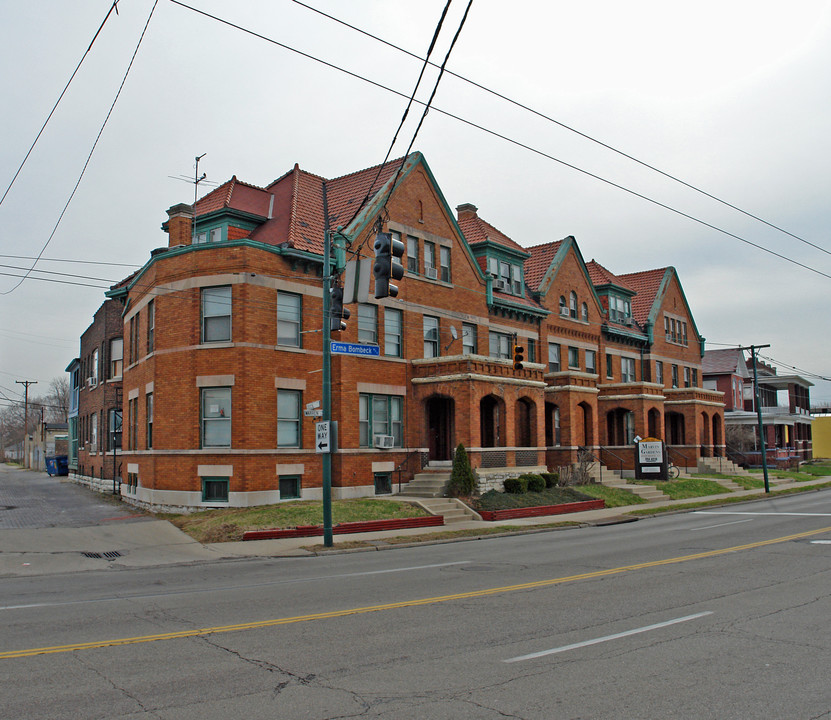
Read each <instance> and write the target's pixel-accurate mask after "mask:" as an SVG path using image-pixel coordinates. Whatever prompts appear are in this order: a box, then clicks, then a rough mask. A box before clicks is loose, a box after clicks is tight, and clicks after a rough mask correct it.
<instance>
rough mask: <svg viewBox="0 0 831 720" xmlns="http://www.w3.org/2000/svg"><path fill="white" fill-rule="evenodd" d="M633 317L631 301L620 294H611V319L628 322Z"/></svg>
mask: <svg viewBox="0 0 831 720" xmlns="http://www.w3.org/2000/svg"><path fill="white" fill-rule="evenodd" d="M631 317H632V304H631V302H630V301H629V300H628V299H626V298H622V297H620V296H619V295H609V319H610V320H611V321H612V322H626V321H627V320H629V319H630V318H631Z"/></svg>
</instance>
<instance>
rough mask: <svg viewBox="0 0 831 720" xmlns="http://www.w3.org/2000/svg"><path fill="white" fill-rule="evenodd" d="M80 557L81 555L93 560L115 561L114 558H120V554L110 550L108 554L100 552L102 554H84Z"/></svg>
mask: <svg viewBox="0 0 831 720" xmlns="http://www.w3.org/2000/svg"><path fill="white" fill-rule="evenodd" d="M81 555H83V556H84V557H88V558H92V559H94V560H101V559H106V560H115V559H116V558H120V557H121V553H120V552H118V550H110V551H108V552H102V553H99V552H85V553H81Z"/></svg>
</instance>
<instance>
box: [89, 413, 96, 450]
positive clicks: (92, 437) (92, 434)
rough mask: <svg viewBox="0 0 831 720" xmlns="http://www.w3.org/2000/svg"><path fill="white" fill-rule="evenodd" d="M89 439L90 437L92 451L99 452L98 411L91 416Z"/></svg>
mask: <svg viewBox="0 0 831 720" xmlns="http://www.w3.org/2000/svg"><path fill="white" fill-rule="evenodd" d="M89 422H90V425H89V439H90V445H91V447H90V452H92V453H97V452H98V415H97V413H92V415H90V417H89Z"/></svg>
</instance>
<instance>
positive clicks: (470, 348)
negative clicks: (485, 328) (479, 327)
mask: <svg viewBox="0 0 831 720" xmlns="http://www.w3.org/2000/svg"><path fill="white" fill-rule="evenodd" d="M477 352H478V347H477V342H476V326H475V325H470V324H468V323H462V355H476V353H477Z"/></svg>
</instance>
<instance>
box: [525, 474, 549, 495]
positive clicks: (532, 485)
mask: <svg viewBox="0 0 831 720" xmlns="http://www.w3.org/2000/svg"><path fill="white" fill-rule="evenodd" d="M522 477H524V478H525V480H526V481H527V482H528V492H535V493H538V492H542V491H543V490H545V479H544V478H543V477H542V475H535V474H534V473H526V474H525V475H523V476H522Z"/></svg>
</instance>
